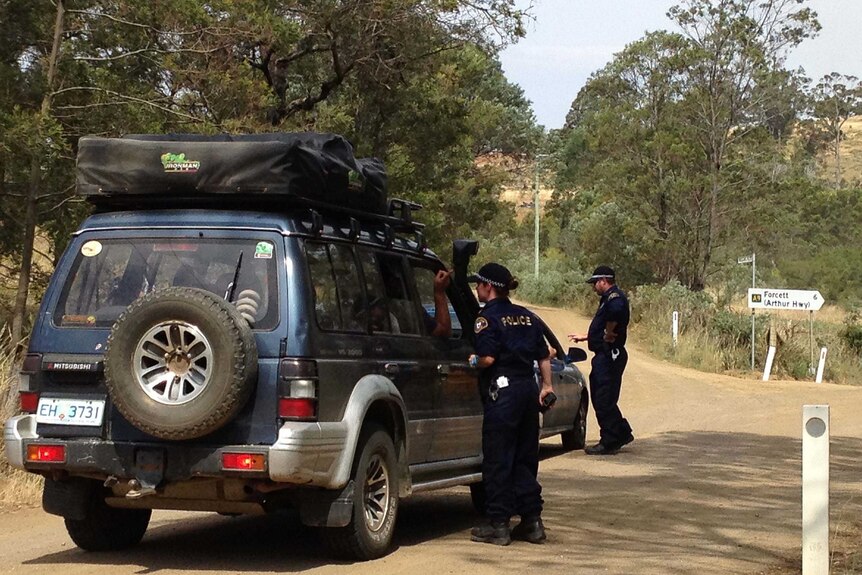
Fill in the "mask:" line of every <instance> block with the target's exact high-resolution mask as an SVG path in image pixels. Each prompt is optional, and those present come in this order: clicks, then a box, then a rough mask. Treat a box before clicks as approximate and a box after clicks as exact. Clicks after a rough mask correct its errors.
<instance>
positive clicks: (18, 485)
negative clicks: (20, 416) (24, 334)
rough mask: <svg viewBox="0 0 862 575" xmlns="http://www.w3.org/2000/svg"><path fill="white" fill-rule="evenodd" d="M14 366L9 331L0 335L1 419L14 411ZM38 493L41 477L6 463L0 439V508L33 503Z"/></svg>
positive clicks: (15, 386)
mask: <svg viewBox="0 0 862 575" xmlns="http://www.w3.org/2000/svg"><path fill="white" fill-rule="evenodd" d="M17 374H18V370H17V368H16V366H15V362H14V359H13V354H12V346H11V344H10V339H9V334H8V333H3V334H2V335H0V408H2V409H0V418H2V421H3V422H5V421H6V420H7V419H8V418H10V417H12V416H13V415H16V414H17V413H18V394H17V389H18V375H17ZM41 495H42V477H41V476H39V475H34V474H32V473H25V472H23V471H20V470H18V469H15V468H14V467H12V466H11V465H9V461H8V459H7V458H6V442H5V440H4V439H0V509H17V508H20V507H33V506H35V505H38V504H39V500H40V498H41Z"/></svg>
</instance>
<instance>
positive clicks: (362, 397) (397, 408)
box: [335, 374, 412, 497]
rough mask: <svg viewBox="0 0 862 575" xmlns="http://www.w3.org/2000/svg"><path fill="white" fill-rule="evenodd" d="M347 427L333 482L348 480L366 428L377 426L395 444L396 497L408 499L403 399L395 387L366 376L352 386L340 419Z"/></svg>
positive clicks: (405, 414) (343, 482)
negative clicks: (397, 475)
mask: <svg viewBox="0 0 862 575" xmlns="http://www.w3.org/2000/svg"><path fill="white" fill-rule="evenodd" d="M342 421H344V422H345V423H347V439H346V442H345V444H346V445H345V453H344V455H345V456H344V457H343V458H342V460H341V462H340V464H339V466H338V470H337V472H336V477H337V479H336V481H335V483H338V484H345V483H347V481H348V480H349V479H350V476H351V472H352V470H353V465H354V463H355V461H356V456H357V453H359V451H360V444H359V442H360V440H361V438H362V436H363V431H364V430H365V429H367V428H368V426H369V424H372V423H373V424H377V425H379V426H380V427H382V428H383V429H385V430H386V431H387V432H388V433H389V435H390V437H392V442H393V443H394V444H395V455H396V458H397V461H398V470H399V479H400V481H399V486H400V488H399V496H402V497H403V496H406V495H409V494H410V492H411V491H412V484H411V482H410V472H409V468H408V465H407V448H408V445H407V444H408V439H407V409H406V407H405V405H404V398H403V397H402V396H401V392H400V391H398V388H397V387H395V384H394V383H393V382H392V380H390V379H389V378H387V377H384V376H381V375H376V374H375V375H366V376H365V377H363V378H361V379H360V380H359V381H357V382H356V385H355V386H354V387H353V391H352V392H351V394H350V399H348V401H347V409H346V410H345V413H344V417H343V419H342Z"/></svg>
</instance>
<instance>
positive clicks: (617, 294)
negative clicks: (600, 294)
mask: <svg viewBox="0 0 862 575" xmlns="http://www.w3.org/2000/svg"><path fill="white" fill-rule="evenodd" d="M616 297H620V294H619V293H617V292H614V293H612V294H611V295H609V296H608V301H610V300H612V299H614V298H616Z"/></svg>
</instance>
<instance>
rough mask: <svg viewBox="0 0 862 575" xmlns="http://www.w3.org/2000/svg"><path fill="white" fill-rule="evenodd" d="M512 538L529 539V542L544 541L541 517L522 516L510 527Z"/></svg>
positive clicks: (545, 537) (543, 527)
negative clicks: (519, 520) (518, 521)
mask: <svg viewBox="0 0 862 575" xmlns="http://www.w3.org/2000/svg"><path fill="white" fill-rule="evenodd" d="M512 539H520V540H521V541H529V542H530V543H544V542H545V539H547V536H546V535H545V526H544V525H543V524H542V518H541V517H538V516H537V517H522V518H521V522H520V523H518V524H517V525H515V527H514V528H512Z"/></svg>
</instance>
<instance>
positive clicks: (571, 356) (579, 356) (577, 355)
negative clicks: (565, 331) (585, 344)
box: [566, 347, 587, 363]
mask: <svg viewBox="0 0 862 575" xmlns="http://www.w3.org/2000/svg"><path fill="white" fill-rule="evenodd" d="M566 359H567V360H568V361H569V362H571V363H575V362H578V361H584V360H586V359H587V352H585V351H584V350H582V349H581V348H579V347H570V348H569V351H568V353H567V354H566Z"/></svg>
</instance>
